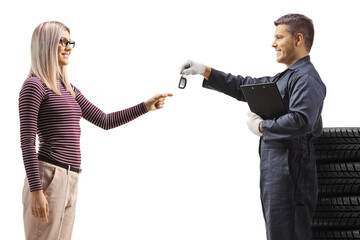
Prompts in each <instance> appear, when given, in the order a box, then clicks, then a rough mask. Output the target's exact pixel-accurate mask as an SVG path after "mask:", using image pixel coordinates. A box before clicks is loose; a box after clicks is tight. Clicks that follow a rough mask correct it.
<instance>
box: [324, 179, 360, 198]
mask: <svg viewBox="0 0 360 240" xmlns="http://www.w3.org/2000/svg"><path fill="white" fill-rule="evenodd" d="M318 181H319V190H318V195H319V196H320V197H324V196H356V195H359V193H360V179H357V178H335V179H319V180H318Z"/></svg>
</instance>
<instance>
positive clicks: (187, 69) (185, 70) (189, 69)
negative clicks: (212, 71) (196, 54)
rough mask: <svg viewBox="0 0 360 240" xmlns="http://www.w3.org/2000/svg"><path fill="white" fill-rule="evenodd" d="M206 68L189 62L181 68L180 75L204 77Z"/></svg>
mask: <svg viewBox="0 0 360 240" xmlns="http://www.w3.org/2000/svg"><path fill="white" fill-rule="evenodd" d="M205 70H206V66H205V65H204V64H201V63H197V62H194V61H191V60H187V61H186V62H184V63H183V64H182V65H181V67H180V74H183V75H185V76H187V75H190V74H191V75H196V74H200V75H203V74H204V73H205Z"/></svg>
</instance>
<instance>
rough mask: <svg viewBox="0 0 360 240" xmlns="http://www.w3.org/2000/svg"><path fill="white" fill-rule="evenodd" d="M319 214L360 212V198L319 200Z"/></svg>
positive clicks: (348, 197)
mask: <svg viewBox="0 0 360 240" xmlns="http://www.w3.org/2000/svg"><path fill="white" fill-rule="evenodd" d="M316 211H317V212H356V211H357V212H360V197H359V196H347V197H324V198H319V199H318V201H317V205H316Z"/></svg>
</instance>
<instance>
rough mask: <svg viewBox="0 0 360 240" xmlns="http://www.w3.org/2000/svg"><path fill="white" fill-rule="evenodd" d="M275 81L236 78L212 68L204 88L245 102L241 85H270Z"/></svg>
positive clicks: (271, 79)
mask: <svg viewBox="0 0 360 240" xmlns="http://www.w3.org/2000/svg"><path fill="white" fill-rule="evenodd" d="M275 77H276V76H275ZM273 79H274V77H262V78H252V77H249V76H247V77H243V76H241V75H237V76H235V75H232V74H226V73H224V72H221V71H218V70H216V69H214V68H212V69H211V73H210V77H209V79H208V80H206V79H204V81H203V87H204V88H208V89H212V90H216V91H218V92H222V93H224V94H226V95H229V96H231V97H233V98H236V99H237V100H239V101H244V102H245V98H244V95H243V93H242V91H241V88H240V86H241V85H250V84H259V83H268V82H272V81H273Z"/></svg>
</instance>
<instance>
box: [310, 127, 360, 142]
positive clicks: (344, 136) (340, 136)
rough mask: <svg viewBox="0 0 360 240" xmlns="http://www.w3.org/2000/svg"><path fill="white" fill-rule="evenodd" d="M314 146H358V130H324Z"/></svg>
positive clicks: (359, 131) (359, 135)
mask: <svg viewBox="0 0 360 240" xmlns="http://www.w3.org/2000/svg"><path fill="white" fill-rule="evenodd" d="M315 144H316V145H329V144H360V128H356V127H354V128H324V129H323V131H322V133H321V136H320V137H319V138H318V139H317V140H316V141H315Z"/></svg>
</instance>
